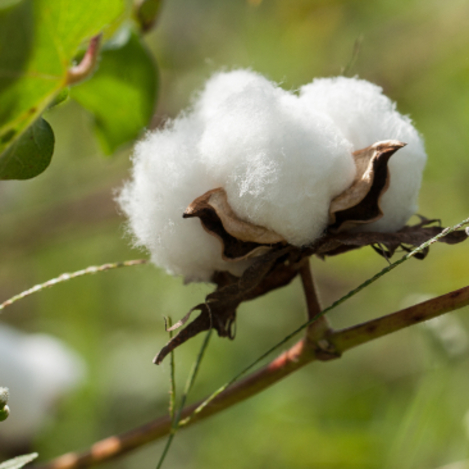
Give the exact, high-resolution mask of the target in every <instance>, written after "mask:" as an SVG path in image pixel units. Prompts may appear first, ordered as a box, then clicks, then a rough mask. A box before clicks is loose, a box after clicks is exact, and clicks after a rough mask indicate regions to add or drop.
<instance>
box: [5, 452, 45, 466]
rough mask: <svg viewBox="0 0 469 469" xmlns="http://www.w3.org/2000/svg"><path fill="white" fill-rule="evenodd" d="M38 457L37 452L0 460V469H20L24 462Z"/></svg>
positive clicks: (24, 464) (26, 462)
mask: <svg viewBox="0 0 469 469" xmlns="http://www.w3.org/2000/svg"><path fill="white" fill-rule="evenodd" d="M37 457H38V454H37V453H31V454H24V455H23V456H18V457H16V458H13V459H9V460H8V461H5V462H2V463H1V464H0V469H21V468H22V467H24V466H26V464H28V463H30V462H31V461H34V460H35V459H36V458H37Z"/></svg>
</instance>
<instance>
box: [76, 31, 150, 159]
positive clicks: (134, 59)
mask: <svg viewBox="0 0 469 469" xmlns="http://www.w3.org/2000/svg"><path fill="white" fill-rule="evenodd" d="M157 90H158V73H157V68H156V64H155V63H154V61H153V58H152V57H151V55H150V53H149V52H148V50H147V49H146V47H145V46H144V45H143V44H142V42H141V40H140V39H139V37H138V36H137V35H136V34H134V33H132V34H131V35H130V37H129V39H128V41H127V42H126V44H125V45H124V46H122V47H120V48H118V49H109V50H105V51H103V53H102V58H101V62H100V64H99V68H98V70H97V71H96V73H95V74H94V75H93V77H92V78H91V79H90V80H88V81H87V82H85V83H82V84H81V85H80V86H79V87H76V88H72V89H71V92H70V96H71V97H72V98H73V99H75V100H76V101H78V102H79V103H80V104H81V105H82V106H83V107H84V108H85V109H87V110H88V111H90V112H91V113H92V114H93V117H94V128H95V131H96V135H97V137H98V139H99V142H100V144H101V147H102V149H103V151H104V152H105V153H106V154H112V153H114V152H115V150H116V149H117V148H118V147H120V146H121V145H123V144H125V143H127V142H130V141H133V140H134V139H135V138H137V137H138V135H139V134H140V132H141V131H142V129H143V128H144V127H145V126H147V125H148V123H149V122H150V119H151V117H152V115H153V110H154V105H155V102H156V95H157Z"/></svg>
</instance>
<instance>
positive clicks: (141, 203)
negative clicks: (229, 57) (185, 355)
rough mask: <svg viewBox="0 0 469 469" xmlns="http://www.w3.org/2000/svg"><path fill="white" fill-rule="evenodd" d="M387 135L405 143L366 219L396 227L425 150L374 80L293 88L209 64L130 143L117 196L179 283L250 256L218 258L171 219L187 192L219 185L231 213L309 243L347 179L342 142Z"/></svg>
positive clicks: (358, 144)
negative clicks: (158, 122)
mask: <svg viewBox="0 0 469 469" xmlns="http://www.w3.org/2000/svg"><path fill="white" fill-rule="evenodd" d="M390 139H395V140H401V141H403V142H405V143H407V144H408V145H407V146H406V147H405V148H404V149H402V150H400V151H399V152H397V153H396V155H395V156H393V157H392V158H391V163H390V172H391V185H390V188H389V190H388V191H387V192H386V193H385V194H384V196H383V200H382V207H383V211H384V217H383V218H382V219H381V220H379V221H377V222H374V223H372V224H370V228H368V229H372V230H376V231H378V230H381V231H388V230H390V231H392V230H397V229H399V228H401V227H402V226H403V225H404V224H405V222H406V221H407V219H408V218H409V217H410V215H412V213H414V211H415V209H416V200H417V194H418V189H419V186H420V180H421V172H422V169H423V166H424V163H425V159H426V156H425V152H424V149H423V144H422V141H421V139H420V137H419V135H418V133H417V131H416V130H415V128H414V127H413V126H412V124H411V123H410V120H409V119H408V118H406V117H404V116H402V115H400V114H399V113H398V112H397V111H396V110H395V106H394V104H393V103H392V102H391V101H390V100H389V99H388V98H387V97H385V96H384V95H383V94H382V92H381V89H380V88H379V87H377V86H375V85H372V84H371V83H368V82H366V81H363V80H358V79H350V78H344V77H340V78H332V79H318V80H315V81H313V82H312V83H310V84H309V85H306V86H303V87H302V88H301V89H300V91H299V93H292V92H289V91H285V90H283V89H282V88H280V87H279V86H278V85H277V84H275V83H273V82H271V81H269V80H267V79H266V78H265V77H263V76H261V75H259V74H257V73H254V72H252V71H249V70H235V71H231V72H224V73H218V74H216V75H214V76H213V77H212V78H210V79H209V80H208V82H207V84H206V86H205V88H204V89H203V90H202V91H201V92H200V93H199V94H198V95H197V96H196V98H195V100H194V102H193V105H192V107H191V109H189V110H188V111H185V112H184V113H183V114H182V115H181V116H180V117H178V118H177V119H175V120H174V121H172V122H170V123H168V124H167V125H166V126H165V128H163V129H161V130H157V131H155V132H151V133H148V134H147V135H146V137H145V138H144V139H143V140H142V141H141V142H140V143H139V144H138V145H137V146H136V148H135V151H134V154H133V170H132V178H131V180H130V181H129V182H127V184H126V185H125V186H124V188H123V190H122V191H121V193H120V196H119V203H120V206H121V207H122V209H123V211H124V212H125V214H126V215H127V216H128V218H129V227H130V231H131V232H132V234H133V237H134V240H135V244H136V245H137V246H142V247H146V248H147V249H148V250H149V251H150V253H151V256H152V261H153V262H154V263H155V264H157V265H160V266H162V267H164V268H166V270H167V271H168V272H170V273H172V274H177V275H183V276H184V277H185V278H186V280H189V281H206V280H209V279H210V276H211V275H212V274H213V272H214V271H215V270H227V271H230V272H232V273H234V274H235V275H239V274H241V273H242V271H243V270H244V269H245V268H246V266H247V265H249V261H240V262H227V261H224V260H223V259H222V257H221V243H220V241H219V240H217V239H216V238H215V237H213V236H211V235H210V234H208V233H207V232H206V231H204V229H203V228H202V226H201V223H200V221H199V220H198V219H183V218H182V214H183V212H184V210H185V209H186V207H187V206H188V205H189V204H190V203H191V202H192V201H193V200H194V199H196V198H197V197H199V196H201V195H202V194H204V193H205V192H207V191H209V190H211V189H215V188H218V187H222V188H224V189H225V191H226V193H227V196H228V202H229V204H230V206H231V207H232V209H233V210H234V212H235V213H236V215H237V216H238V217H240V218H241V219H243V220H246V221H248V222H251V223H254V224H256V225H260V226H263V227H265V228H268V229H270V230H273V231H275V232H277V233H278V234H280V235H281V236H283V237H284V238H285V239H286V240H287V241H288V242H289V243H291V244H293V245H296V246H302V245H305V244H309V243H311V242H312V241H314V240H315V239H317V238H318V237H319V236H321V234H322V233H323V232H324V230H325V228H326V227H327V223H328V216H329V205H330V202H331V200H332V199H333V198H334V197H336V196H337V195H339V194H340V193H341V192H343V191H344V190H345V189H347V188H348V187H349V186H350V185H351V184H352V182H353V180H354V177H355V172H356V169H355V164H354V160H353V156H352V152H353V151H355V150H358V149H361V148H364V147H366V146H368V145H371V144H373V143H375V142H377V141H379V140H390Z"/></svg>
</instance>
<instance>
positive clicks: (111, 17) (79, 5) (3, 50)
mask: <svg viewBox="0 0 469 469" xmlns="http://www.w3.org/2000/svg"><path fill="white" fill-rule="evenodd" d="M123 11H124V2H123V0H80V1H74V0H54V1H50V0H23V1H22V2H20V3H18V4H16V5H14V6H12V7H11V8H5V9H2V10H0V153H1V154H5V152H6V150H8V148H9V147H10V146H11V145H13V144H14V143H15V141H16V139H18V138H20V136H21V134H22V133H23V132H25V131H26V129H27V128H28V127H29V126H30V125H32V123H33V122H35V121H36V120H37V118H38V117H39V116H40V115H41V113H42V112H43V111H44V110H45V109H46V108H47V107H48V105H49V104H50V103H51V102H52V101H53V99H54V98H55V96H56V95H57V94H59V92H60V91H61V90H62V89H63V88H64V87H65V86H66V85H67V83H66V78H67V71H68V69H69V68H70V66H71V65H72V60H73V58H74V56H75V55H76V54H77V52H78V50H79V48H80V46H82V45H83V43H85V42H86V41H89V39H90V38H91V37H93V36H95V35H97V34H98V33H100V32H101V31H103V30H105V29H106V28H109V27H110V25H113V24H116V23H117V22H118V20H119V19H120V18H119V17H120V15H121V14H122V13H123ZM12 135H13V138H6V136H7V137H10V136H12Z"/></svg>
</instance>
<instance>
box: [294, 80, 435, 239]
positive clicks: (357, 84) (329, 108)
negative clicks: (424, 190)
mask: <svg viewBox="0 0 469 469" xmlns="http://www.w3.org/2000/svg"><path fill="white" fill-rule="evenodd" d="M382 91H383V90H382V88H380V87H379V86H376V85H374V84H372V83H370V82H368V81H365V80H359V79H357V78H346V77H335V78H319V79H316V80H314V81H313V82H312V83H310V84H308V85H305V86H303V87H302V88H301V90H300V96H301V99H303V100H306V101H307V102H308V103H309V104H310V105H311V106H312V107H314V108H315V109H317V110H319V111H321V112H325V113H326V114H328V115H329V116H330V117H331V119H332V120H333V121H334V123H335V124H336V125H337V127H338V128H339V129H340V131H341V132H342V134H343V135H344V136H345V138H346V139H347V140H348V141H350V143H351V144H352V145H353V150H354V151H355V150H360V149H362V148H365V147H367V146H369V145H372V144H373V143H375V142H378V141H381V140H399V141H401V142H404V143H406V144H407V145H406V146H405V147H404V148H402V149H400V150H399V151H398V152H396V154H394V155H393V156H392V158H391V159H390V160H389V170H390V175H391V178H390V180H391V184H390V186H389V189H388V190H387V191H386V192H385V193H384V195H383V197H382V199H381V209H382V210H383V213H384V216H383V217H382V218H381V219H379V220H377V221H376V222H374V223H370V224H367V225H363V226H362V227H360V230H363V231H382V232H386V231H396V230H398V229H400V228H402V227H403V226H404V225H405V224H406V222H407V220H408V219H409V218H410V217H411V216H412V215H413V214H414V213H415V212H416V211H417V198H418V193H419V189H420V184H421V181H422V171H423V168H424V166H425V162H426V159H427V155H426V153H425V149H424V145H423V141H422V138H421V137H420V135H419V133H418V132H417V130H416V129H415V127H414V126H413V125H412V122H411V120H410V119H409V118H408V117H406V116H403V115H402V114H399V112H397V110H396V105H395V103H393V102H392V101H391V100H390V99H389V98H388V97H387V96H385V95H383V94H382Z"/></svg>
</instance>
